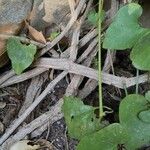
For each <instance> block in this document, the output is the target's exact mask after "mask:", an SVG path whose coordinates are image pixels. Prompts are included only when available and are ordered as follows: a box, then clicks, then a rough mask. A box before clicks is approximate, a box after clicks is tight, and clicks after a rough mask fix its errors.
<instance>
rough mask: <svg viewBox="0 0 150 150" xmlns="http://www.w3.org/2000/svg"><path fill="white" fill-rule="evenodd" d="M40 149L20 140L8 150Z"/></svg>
mask: <svg viewBox="0 0 150 150" xmlns="http://www.w3.org/2000/svg"><path fill="white" fill-rule="evenodd" d="M39 148H40V145H38V144H34V143H33V142H32V141H29V140H22V141H19V142H17V143H15V144H14V145H12V146H11V147H10V150H37V149H39Z"/></svg>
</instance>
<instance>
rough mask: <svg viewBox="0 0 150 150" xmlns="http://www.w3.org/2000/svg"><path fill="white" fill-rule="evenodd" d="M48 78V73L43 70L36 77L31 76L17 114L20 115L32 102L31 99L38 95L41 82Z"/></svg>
mask: <svg viewBox="0 0 150 150" xmlns="http://www.w3.org/2000/svg"><path fill="white" fill-rule="evenodd" d="M47 78H48V73H47V72H45V73H44V74H41V75H39V76H37V77H34V78H32V80H31V83H30V86H29V87H28V90H27V92H26V96H25V100H24V103H23V106H22V107H21V109H20V111H19V113H18V116H20V115H22V114H23V113H24V112H25V110H26V109H27V108H28V107H29V106H30V105H31V104H32V103H33V101H34V100H35V99H36V98H37V97H38V96H39V95H40V93H41V88H42V84H43V83H44V82H45V80H46V79H47Z"/></svg>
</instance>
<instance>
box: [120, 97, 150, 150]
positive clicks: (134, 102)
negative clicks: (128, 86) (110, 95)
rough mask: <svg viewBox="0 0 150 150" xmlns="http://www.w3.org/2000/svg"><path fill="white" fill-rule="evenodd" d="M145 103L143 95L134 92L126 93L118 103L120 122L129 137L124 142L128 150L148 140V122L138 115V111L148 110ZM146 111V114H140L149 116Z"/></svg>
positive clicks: (133, 149)
mask: <svg viewBox="0 0 150 150" xmlns="http://www.w3.org/2000/svg"><path fill="white" fill-rule="evenodd" d="M147 104H148V102H147V100H146V99H145V97H144V96H141V95H136V94H132V95H128V96H127V97H125V98H124V99H123V100H122V102H121V104H120V107H119V117H120V124H121V125H122V126H123V127H124V128H125V129H126V130H127V132H128V134H129V136H130V137H131V138H130V140H128V142H127V143H126V148H127V149H129V150H130V149H131V150H135V149H137V148H140V147H142V146H143V145H146V144H149V142H150V124H149V123H145V122H144V121H143V120H141V118H140V117H139V113H140V112H143V111H144V110H148V105H147ZM144 113H145V112H144ZM146 113H147V114H146V116H144V115H145V114H142V117H143V118H145V117H149V114H148V112H146ZM145 120H146V119H145ZM147 120H149V118H147Z"/></svg>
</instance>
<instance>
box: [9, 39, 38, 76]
mask: <svg viewBox="0 0 150 150" xmlns="http://www.w3.org/2000/svg"><path fill="white" fill-rule="evenodd" d="M7 53H8V56H9V58H10V60H11V63H12V68H13V69H14V71H15V73H16V74H21V73H22V72H23V71H24V70H25V69H26V68H28V67H29V66H30V65H31V64H32V62H33V60H34V55H35V54H36V46H35V45H33V44H30V45H25V44H22V43H21V42H20V41H19V40H18V39H16V38H10V39H8V41H7Z"/></svg>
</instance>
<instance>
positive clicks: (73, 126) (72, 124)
mask: <svg viewBox="0 0 150 150" xmlns="http://www.w3.org/2000/svg"><path fill="white" fill-rule="evenodd" d="M94 110H95V109H94V108H93V107H91V106H87V105H84V104H83V102H82V101H81V100H80V99H78V98H75V97H71V96H70V97H65V98H64V104H63V113H64V117H65V121H66V124H67V126H68V132H69V135H70V136H71V137H72V138H76V139H81V137H83V136H85V135H88V134H90V133H93V132H94V131H96V130H98V129H100V123H99V120H98V119H97V118H96V117H95V114H94Z"/></svg>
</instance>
